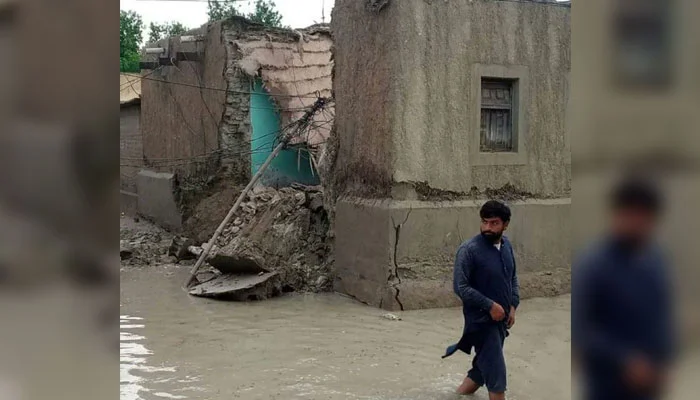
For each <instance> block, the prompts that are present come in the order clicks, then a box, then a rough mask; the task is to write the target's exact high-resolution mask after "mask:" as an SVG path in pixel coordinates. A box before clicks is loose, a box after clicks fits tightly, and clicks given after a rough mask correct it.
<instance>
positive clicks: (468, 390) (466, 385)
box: [457, 377, 479, 395]
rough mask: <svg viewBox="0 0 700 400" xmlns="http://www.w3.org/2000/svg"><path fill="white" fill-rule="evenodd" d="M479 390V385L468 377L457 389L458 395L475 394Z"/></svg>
mask: <svg viewBox="0 0 700 400" xmlns="http://www.w3.org/2000/svg"><path fill="white" fill-rule="evenodd" d="M478 389H479V385H477V384H476V382H474V381H473V380H471V378H469V377H466V378H464V381H463V382H462V384H461V385H459V387H458V388H457V394H461V395H467V394H474V392H476V391H477V390H478Z"/></svg>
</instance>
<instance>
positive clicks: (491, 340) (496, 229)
mask: <svg viewBox="0 0 700 400" xmlns="http://www.w3.org/2000/svg"><path fill="white" fill-rule="evenodd" d="M479 214H480V217H481V234H479V235H476V236H475V237H473V238H471V239H470V240H468V241H466V242H464V243H463V244H462V245H461V246H460V247H459V249H458V250H457V257H456V260H455V265H454V291H455V293H456V294H457V295H458V296H459V297H460V299H462V304H463V307H462V310H463V313H464V331H463V333H462V338H461V339H460V340H459V342H458V343H457V344H454V345H452V346H450V347H448V348H447V352H446V354H445V355H444V356H443V358H445V357H449V356H451V355H452V354H454V353H455V352H456V351H457V350H462V351H464V352H465V353H467V354H471V350H472V348H474V351H475V353H476V355H475V356H474V359H473V361H472V368H471V370H469V372H468V373H467V376H466V377H465V378H464V381H463V382H462V384H461V385H460V386H459V388H458V389H457V393H459V394H472V393H474V392H476V391H477V390H478V389H479V388H480V387H481V386H484V385H486V389H487V390H488V392H489V399H490V400H501V399H505V391H506V363H505V358H504V357H503V343H504V341H505V338H506V336H508V329H510V328H511V327H512V326H513V324H514V323H515V310H516V308H517V307H518V304H519V303H520V294H519V286H518V278H517V276H516V273H515V257H514V256H513V248H512V247H511V244H510V242H509V241H508V239H507V238H506V237H505V236H503V232H504V231H505V230H506V228H507V227H508V223H509V222H510V216H511V212H510V209H509V208H508V206H506V205H505V204H503V203H501V202H498V201H495V200H490V201H487V202H486V203H485V204H484V205H483V206H482V207H481V210H480V212H479Z"/></svg>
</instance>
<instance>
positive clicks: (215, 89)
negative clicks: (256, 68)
mask: <svg viewBox="0 0 700 400" xmlns="http://www.w3.org/2000/svg"><path fill="white" fill-rule="evenodd" d="M124 75H127V76H129V74H124ZM131 76H135V77H139V75H131ZM140 78H141V79H145V80H147V81H154V82H161V83H165V84H169V85H178V86H186V87H192V88H197V89H206V90H214V91H218V92H225V93H238V94H258V95H259V94H261V93H256V92H252V91H245V90H230V89H223V88H215V87H210V86H203V85H201V86H200V85H194V84H190V83H182V82H171V81H166V80H163V79H154V78H148V77H147V76H146V75H144V76H141V77H140ZM266 94H267V95H268V96H272V97H292V98H293V97H303V98H307V99H318V98H319V96H318V95H314V96H310V95H303V96H301V95H295V94H272V93H266Z"/></svg>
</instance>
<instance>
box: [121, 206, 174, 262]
mask: <svg viewBox="0 0 700 400" xmlns="http://www.w3.org/2000/svg"><path fill="white" fill-rule="evenodd" d="M120 222H121V223H120V230H119V256H120V259H121V264H122V265H130V266H142V265H157V264H167V263H174V262H176V261H177V258H176V257H173V256H171V255H169V254H168V247H169V246H170V245H171V243H172V241H173V235H172V234H170V233H168V232H167V231H165V230H164V229H161V228H159V227H157V226H155V225H153V224H151V223H149V222H147V221H143V220H139V219H138V218H137V219H132V218H127V217H122V218H121V221H120Z"/></svg>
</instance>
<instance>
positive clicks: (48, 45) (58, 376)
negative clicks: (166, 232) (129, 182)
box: [0, 0, 119, 400]
mask: <svg viewBox="0 0 700 400" xmlns="http://www.w3.org/2000/svg"><path fill="white" fill-rule="evenodd" d="M117 27H118V21H117V4H116V2H105V1H99V0H98V1H92V0H77V1H61V2H58V1H50V0H26V1H13V0H1V1H0V52H1V54H2V55H0V227H2V229H0V318H1V319H2V323H0V399H3V400H4V399H8V400H12V399H42V398H54V399H98V398H99V399H107V398H117V396H118V395H119V394H118V393H119V392H118V385H117V383H116V379H117V376H118V361H117V353H118V346H117V342H118V333H117V332H118V306H119V297H118V296H119V294H118V293H119V291H118V290H119V280H118V278H119V275H118V274H119V266H118V259H117V258H116V255H117V242H118V240H117V239H118V232H117V228H116V221H117V218H118V214H119V207H118V197H117V196H118V195H119V192H118V168H119V167H118V155H119V154H118V151H119V150H118V149H119V147H118V108H117V106H116V104H117V103H116V99H115V98H116V93H117V90H116V89H115V87H116V85H117V84H118V83H117V81H116V75H117V74H116V69H117V63H116V55H117V46H118V38H117V29H118V28H117Z"/></svg>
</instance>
